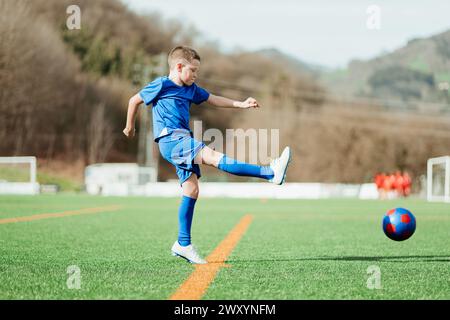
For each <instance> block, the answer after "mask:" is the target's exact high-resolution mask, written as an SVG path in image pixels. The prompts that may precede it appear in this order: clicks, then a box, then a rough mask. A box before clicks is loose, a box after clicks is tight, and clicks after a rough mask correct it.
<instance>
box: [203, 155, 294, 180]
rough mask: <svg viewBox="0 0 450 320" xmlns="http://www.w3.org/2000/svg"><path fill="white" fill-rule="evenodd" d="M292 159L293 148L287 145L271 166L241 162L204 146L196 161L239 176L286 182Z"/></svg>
mask: <svg viewBox="0 0 450 320" xmlns="http://www.w3.org/2000/svg"><path fill="white" fill-rule="evenodd" d="M290 160H291V150H290V148H289V147H286V148H285V149H284V150H283V153H282V154H281V156H280V157H279V158H277V159H274V160H273V161H272V162H271V163H270V166H259V165H254V164H248V163H245V162H240V161H237V160H235V159H232V158H229V157H227V156H226V155H224V154H223V153H220V152H217V151H215V150H212V149H211V148H209V147H204V148H203V150H202V151H201V152H199V154H198V155H197V157H196V159H195V161H196V163H204V164H206V165H210V166H214V167H216V168H218V169H219V170H222V171H225V172H228V173H231V174H234V175H237V176H246V177H256V178H261V179H265V180H268V181H270V182H272V183H275V184H282V183H283V182H284V179H285V177H286V170H287V167H288V165H289V162H290Z"/></svg>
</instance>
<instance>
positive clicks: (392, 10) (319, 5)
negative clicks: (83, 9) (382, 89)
mask: <svg viewBox="0 0 450 320" xmlns="http://www.w3.org/2000/svg"><path fill="white" fill-rule="evenodd" d="M121 1H122V2H123V3H125V4H126V5H127V6H128V7H129V8H130V9H132V10H134V11H136V12H138V13H151V12H154V11H158V12H159V13H161V15H162V16H163V17H164V18H176V19H179V20H181V21H182V22H183V23H185V24H186V25H193V26H195V28H196V29H198V30H199V31H200V33H201V35H202V39H204V40H211V41H214V42H216V43H218V44H219V45H220V49H221V50H222V51H224V52H232V51H233V50H236V49H241V50H259V49H263V48H276V49H278V50H280V51H282V52H284V53H287V54H289V55H292V56H294V57H295V58H298V59H300V60H302V61H304V62H307V63H311V64H317V65H321V66H324V67H329V68H344V67H345V66H346V65H347V64H348V63H349V62H350V61H351V60H352V59H362V60H366V59H370V58H374V57H376V56H378V55H380V54H383V53H387V52H390V51H393V50H395V49H398V48H400V47H402V46H404V45H406V43H407V41H408V40H410V39H413V38H418V37H428V36H431V35H434V34H437V33H440V32H443V31H445V30H449V29H450V19H449V15H448V14H449V12H450V0H427V1H425V0H420V1H419V0H412V1H411V0H374V1H367V0H341V1H336V0H334V1H333V0H315V1H311V0H278V1H275V0H226V1H225V0H223V1H218V0H190V1H186V0H121Z"/></svg>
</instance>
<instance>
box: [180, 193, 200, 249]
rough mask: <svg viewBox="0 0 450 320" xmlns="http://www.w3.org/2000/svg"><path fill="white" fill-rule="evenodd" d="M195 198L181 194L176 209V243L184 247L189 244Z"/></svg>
mask: <svg viewBox="0 0 450 320" xmlns="http://www.w3.org/2000/svg"><path fill="white" fill-rule="evenodd" d="M196 201H197V199H193V198H189V197H186V196H183V198H182V199H181V204H180V209H179V210H178V223H179V226H178V227H179V229H178V243H179V244H180V245H181V246H183V247H185V246H188V245H190V244H191V225H192V218H193V217H194V206H195V202H196Z"/></svg>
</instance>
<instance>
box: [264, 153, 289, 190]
mask: <svg viewBox="0 0 450 320" xmlns="http://www.w3.org/2000/svg"><path fill="white" fill-rule="evenodd" d="M289 162H291V148H289V147H286V148H284V150H283V152H282V153H281V156H280V157H279V158H277V159H273V160H272V161H271V162H270V168H271V169H272V170H273V173H274V175H273V178H272V179H271V180H269V182H272V183H275V184H278V185H280V184H283V182H284V180H285V178H286V170H287V167H288V165H289Z"/></svg>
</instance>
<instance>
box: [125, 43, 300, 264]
mask: <svg viewBox="0 0 450 320" xmlns="http://www.w3.org/2000/svg"><path fill="white" fill-rule="evenodd" d="M168 63H169V67H170V73H169V76H164V77H159V78H157V79H155V80H154V81H152V82H151V83H149V84H148V85H147V86H146V87H144V88H143V89H142V90H141V91H140V92H139V93H137V94H136V95H134V96H133V97H132V98H131V99H130V101H129V104H128V114H127V122H126V127H125V129H124V130H123V133H124V134H125V135H126V136H127V137H128V138H132V137H134V135H135V129H134V125H135V119H136V113H137V110H138V106H139V105H140V104H141V103H142V102H144V103H145V104H146V105H150V104H152V105H153V108H152V115H153V136H154V138H155V142H157V143H158V146H159V150H160V152H161V155H162V157H163V158H164V159H165V160H167V161H168V162H170V163H171V164H172V165H173V166H175V168H176V172H177V175H178V178H179V180H180V184H181V187H182V189H183V197H182V200H181V204H180V207H179V211H178V221H179V232H178V240H177V241H175V243H174V244H173V246H172V254H173V255H175V256H180V257H183V258H185V259H186V260H188V261H189V262H191V263H196V264H204V263H206V261H205V260H204V259H202V258H201V257H200V256H199V254H198V252H197V250H196V249H195V247H194V246H193V245H192V244H191V225H192V219H193V214H194V206H195V202H196V201H197V198H198V193H199V187H198V179H199V178H200V176H201V174H200V167H199V164H205V165H209V166H213V167H216V168H218V169H220V170H222V171H225V172H228V173H231V174H235V175H239V176H248V177H258V178H261V179H265V180H268V181H269V182H272V183H275V184H279V185H280V184H282V183H283V182H284V179H285V176H286V170H287V166H288V164H289V161H290V159H291V151H290V148H289V147H286V148H285V149H284V151H283V153H282V154H281V156H280V157H279V158H277V159H275V160H273V161H272V162H271V163H270V166H258V165H252V164H247V163H243V162H239V161H237V160H234V159H231V158H228V157H227V156H226V155H224V154H223V153H220V152H217V151H215V150H213V149H211V148H209V147H207V146H206V145H205V144H204V143H203V142H200V141H197V140H195V139H194V138H193V137H192V132H191V130H190V128H189V108H190V106H191V103H195V104H201V103H202V102H205V101H207V102H208V103H209V104H210V105H213V106H217V107H224V108H240V109H246V108H259V105H258V102H257V101H256V100H255V99H253V98H248V99H246V100H245V101H242V102H241V101H234V100H231V99H228V98H225V97H221V96H216V95H213V94H210V93H209V92H208V91H206V90H205V89H203V88H201V87H199V86H197V85H196V84H195V81H196V80H197V75H198V72H199V68H200V56H199V55H198V53H197V52H196V51H195V50H194V49H192V48H189V47H185V46H178V47H176V48H174V49H172V50H171V52H170V53H169V57H168Z"/></svg>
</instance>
